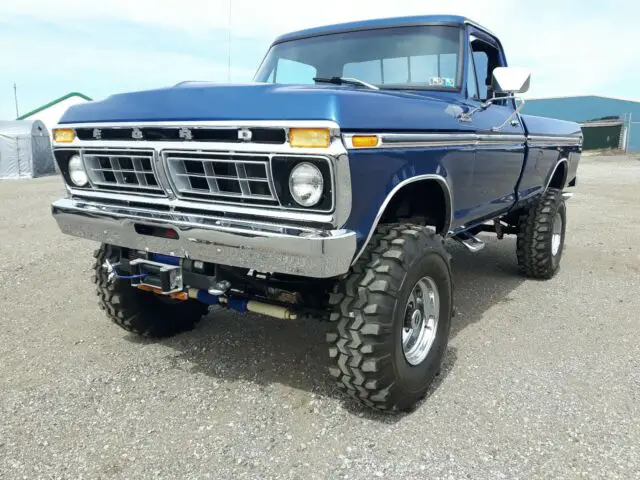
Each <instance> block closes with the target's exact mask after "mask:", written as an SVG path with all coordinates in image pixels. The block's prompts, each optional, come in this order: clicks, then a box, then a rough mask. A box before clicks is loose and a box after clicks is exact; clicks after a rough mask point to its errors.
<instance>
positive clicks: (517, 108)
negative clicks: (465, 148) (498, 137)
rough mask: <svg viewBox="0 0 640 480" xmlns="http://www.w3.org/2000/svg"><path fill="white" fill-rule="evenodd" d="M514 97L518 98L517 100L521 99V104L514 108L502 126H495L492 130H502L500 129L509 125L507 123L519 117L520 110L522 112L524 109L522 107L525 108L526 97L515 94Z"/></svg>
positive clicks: (514, 98)
mask: <svg viewBox="0 0 640 480" xmlns="http://www.w3.org/2000/svg"><path fill="white" fill-rule="evenodd" d="M505 98H506V97H505ZM512 98H513V100H516V101H518V100H519V101H520V104H519V105H518V106H517V107H516V109H515V110H514V112H513V113H512V114H511V115H509V118H507V119H506V120H505V121H504V123H503V124H502V125H500V126H498V127H493V128H491V131H492V132H499V131H500V130H502V129H503V128H504V127H506V126H507V124H508V123H509V122H512V121H513V120H514V118H515V117H517V116H518V115H520V112H521V111H522V109H523V108H524V104H525V101H524V98H518V97H515V96H513V97H512ZM512 125H513V123H512ZM514 126H516V125H514Z"/></svg>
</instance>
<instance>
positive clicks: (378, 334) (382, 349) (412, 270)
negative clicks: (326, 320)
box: [327, 224, 453, 412]
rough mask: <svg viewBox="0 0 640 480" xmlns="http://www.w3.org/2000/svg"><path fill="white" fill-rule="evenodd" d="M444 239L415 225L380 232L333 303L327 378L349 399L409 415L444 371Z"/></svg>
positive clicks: (447, 275) (447, 315)
mask: <svg viewBox="0 0 640 480" xmlns="http://www.w3.org/2000/svg"><path fill="white" fill-rule="evenodd" d="M452 293H453V286H452V281H451V270H450V266H449V255H448V254H447V253H446V251H445V250H444V246H443V243H442V238H441V237H440V236H439V235H436V234H435V233H432V232H431V231H430V230H429V229H427V228H425V227H422V226H417V225H407V224H400V225H383V226H381V227H380V228H379V229H378V231H377V232H376V234H375V235H374V237H373V238H372V239H371V242H370V244H369V246H368V247H367V249H366V251H365V252H364V254H363V255H362V257H361V258H360V259H359V260H358V262H357V263H356V264H355V265H354V267H353V272H352V273H351V274H350V275H349V276H348V277H347V278H346V279H345V280H344V281H343V282H341V283H340V285H339V287H338V292H337V293H335V294H333V295H332V296H331V304H332V305H333V312H332V314H331V320H332V322H333V325H334V329H333V332H331V333H329V334H328V335H327V341H328V343H329V356H330V358H331V362H332V365H331V367H330V369H329V371H330V374H331V375H332V376H333V377H335V378H336V379H337V381H338V385H339V386H340V387H341V388H342V389H344V390H346V391H347V393H348V394H350V395H351V396H353V397H355V398H356V399H358V400H360V401H361V402H363V403H364V404H366V405H368V406H371V407H374V408H377V409H379V410H383V411H390V412H394V411H406V410H410V409H412V408H413V407H414V405H415V404H416V403H417V402H418V401H419V400H420V399H422V398H423V397H424V396H425V395H426V393H427V391H428V389H429V386H430V385H431V383H432V381H433V379H434V378H435V376H436V375H437V374H438V372H439V371H440V364H441V362H442V358H443V356H444V353H445V350H446V347H447V342H448V339H449V331H450V327H451V315H452V310H453V307H452Z"/></svg>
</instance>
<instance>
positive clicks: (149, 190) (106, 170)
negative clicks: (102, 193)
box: [82, 150, 165, 196]
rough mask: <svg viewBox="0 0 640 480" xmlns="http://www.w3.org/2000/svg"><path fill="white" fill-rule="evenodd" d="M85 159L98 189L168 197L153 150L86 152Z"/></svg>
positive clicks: (92, 181) (88, 171)
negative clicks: (156, 168)
mask: <svg viewBox="0 0 640 480" xmlns="http://www.w3.org/2000/svg"><path fill="white" fill-rule="evenodd" d="M82 157H83V160H84V165H85V168H86V170H87V174H88V175H89V180H90V181H91V183H92V185H93V186H94V187H95V188H96V189H98V190H109V191H116V192H127V193H138V194H145V195H163V196H164V195H165V192H164V190H163V189H162V187H160V185H159V184H158V179H157V177H156V174H155V172H154V171H153V157H154V152H153V151H152V150H151V151H140V150H113V151H111V150H109V151H104V150H86V151H83V152H82Z"/></svg>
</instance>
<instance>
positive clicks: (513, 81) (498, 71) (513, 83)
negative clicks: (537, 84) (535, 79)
mask: <svg viewBox="0 0 640 480" xmlns="http://www.w3.org/2000/svg"><path fill="white" fill-rule="evenodd" d="M491 86H492V89H493V91H494V92H495V93H507V94H511V95H514V94H516V93H525V92H527V91H529V87H530V86H531V72H530V71H529V70H527V69H526V68H518V67H497V68H494V69H493V80H492V83H491Z"/></svg>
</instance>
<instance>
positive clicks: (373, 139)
mask: <svg viewBox="0 0 640 480" xmlns="http://www.w3.org/2000/svg"><path fill="white" fill-rule="evenodd" d="M351 143H352V144H353V146H354V148H373V147H377V146H378V136H377V135H354V136H353V137H351Z"/></svg>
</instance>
